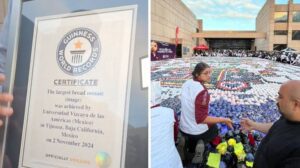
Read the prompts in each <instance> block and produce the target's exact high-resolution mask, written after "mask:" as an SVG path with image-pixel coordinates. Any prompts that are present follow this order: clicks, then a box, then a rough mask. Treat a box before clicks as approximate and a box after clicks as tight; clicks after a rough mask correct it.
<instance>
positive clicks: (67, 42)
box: [56, 28, 101, 76]
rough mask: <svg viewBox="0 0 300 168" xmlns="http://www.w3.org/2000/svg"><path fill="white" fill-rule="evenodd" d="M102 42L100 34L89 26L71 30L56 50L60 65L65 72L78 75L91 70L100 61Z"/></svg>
mask: <svg viewBox="0 0 300 168" xmlns="http://www.w3.org/2000/svg"><path fill="white" fill-rule="evenodd" d="M100 52H101V44H100V39H99V37H98V35H97V34H96V33H95V32H94V31H93V30H91V29H88V28H76V29H73V30H71V31H69V32H68V33H67V34H66V35H65V36H64V37H63V38H62V39H61V41H60V42H59V45H58V47H57V51H56V60H57V63H58V66H59V67H60V69H61V70H62V71H64V72H65V73H67V74H69V75H72V76H78V75H82V74H84V73H86V72H88V71H90V70H91V69H92V68H93V67H94V66H95V65H96V64H97V62H98V60H99V57H100Z"/></svg>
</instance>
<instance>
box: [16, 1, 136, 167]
mask: <svg viewBox="0 0 300 168" xmlns="http://www.w3.org/2000/svg"><path fill="white" fill-rule="evenodd" d="M136 10H137V6H135V5H133V6H126V7H118V8H110V9H101V10H93V11H87V12H78V13H73V14H64V15H55V16H46V17H38V18H36V20H35V28H34V37H33V45H32V55H31V63H30V74H29V79H28V81H29V82H28V90H27V98H26V109H25V119H24V126H23V134H22V144H21V152H20V160H19V167H22V168H24V167H26V168H42V167H43V168H44V167H66V168H67V167H70V168H82V167H85V168H95V167H101V168H106V167H123V166H122V163H123V161H124V159H125V158H124V153H125V152H124V150H125V145H126V137H127V134H126V130H127V118H128V108H129V94H130V86H131V84H130V81H129V79H131V72H132V60H133V50H132V49H133V47H132V46H133V44H134V34H135V25H136Z"/></svg>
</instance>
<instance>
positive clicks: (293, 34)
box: [255, 0, 300, 51]
mask: <svg viewBox="0 0 300 168" xmlns="http://www.w3.org/2000/svg"><path fill="white" fill-rule="evenodd" d="M256 31H257V32H264V33H266V38H265V39H256V40H255V46H256V49H257V50H267V51H271V50H282V49H284V48H286V47H290V48H293V49H296V50H298V51H300V4H294V3H293V0H289V1H288V4H284V5H283V4H280V5H279V4H275V0H267V2H266V3H265V4H264V6H263V7H262V9H261V10H260V11H259V13H258V15H257V17H256Z"/></svg>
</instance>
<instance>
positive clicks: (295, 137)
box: [240, 80, 300, 168]
mask: <svg viewBox="0 0 300 168" xmlns="http://www.w3.org/2000/svg"><path fill="white" fill-rule="evenodd" d="M277 106H278V110H279V112H280V114H281V117H280V118H279V119H278V120H277V121H276V122H274V123H258V122H255V121H252V120H250V119H248V118H244V119H242V120H241V122H240V124H241V126H242V129H243V130H246V131H251V130H257V131H260V132H263V133H266V136H265V137H264V138H263V140H262V141H261V143H260V145H259V147H258V149H257V152H256V153H255V158H254V167H255V168H266V167H267V168H277V167H278V168H279V167H280V168H281V167H284V168H296V167H297V168H298V167H300V143H299V142H300V134H299V132H300V80H291V81H288V82H286V83H284V84H283V85H281V87H280V89H279V92H278V98H277Z"/></svg>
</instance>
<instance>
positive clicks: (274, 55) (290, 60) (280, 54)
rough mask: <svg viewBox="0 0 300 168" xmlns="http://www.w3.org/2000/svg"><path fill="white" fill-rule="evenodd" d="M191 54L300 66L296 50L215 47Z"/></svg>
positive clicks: (299, 57)
mask: <svg viewBox="0 0 300 168" xmlns="http://www.w3.org/2000/svg"><path fill="white" fill-rule="evenodd" d="M193 56H212V57H258V58H264V59H268V60H272V61H277V62H282V63H287V64H291V65H296V66H300V53H297V52H285V51H251V50H229V49H216V50H207V51H197V52H195V53H194V55H193Z"/></svg>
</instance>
